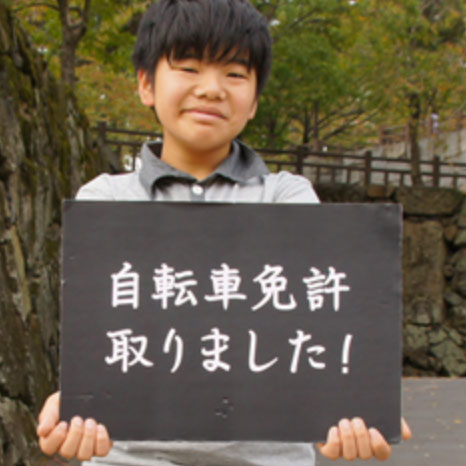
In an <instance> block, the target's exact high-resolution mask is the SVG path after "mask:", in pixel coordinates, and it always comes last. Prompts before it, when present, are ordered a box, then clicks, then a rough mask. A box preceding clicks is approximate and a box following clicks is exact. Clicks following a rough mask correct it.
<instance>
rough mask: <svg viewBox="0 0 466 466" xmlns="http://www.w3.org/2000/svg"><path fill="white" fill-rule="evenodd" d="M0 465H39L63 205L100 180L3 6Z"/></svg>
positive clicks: (68, 104) (73, 113)
mask: <svg viewBox="0 0 466 466" xmlns="http://www.w3.org/2000/svg"><path fill="white" fill-rule="evenodd" d="M0 37H1V38H2V40H1V41H0V313H1V319H2V324H1V325H0V440H1V442H0V464H1V465H4V466H10V465H11V466H19V465H22V466H30V465H38V464H41V459H40V455H39V453H38V449H37V439H36V435H35V428H36V418H37V414H38V411H39V409H40V407H41V406H42V403H43V401H44V399H45V397H46V396H48V395H49V394H50V393H51V392H52V391H53V390H55V389H56V387H57V372H58V346H59V345H58V297H59V284H60V275H59V245H60V222H61V220H60V218H61V200H62V199H63V198H65V197H72V196H73V195H74V193H75V191H76V190H77V188H78V186H79V185H80V184H81V183H82V181H83V180H84V179H88V178H89V177H91V176H94V174H96V172H97V170H99V169H100V168H101V167H97V166H95V165H96V162H94V161H96V160H98V157H96V154H95V153H93V152H91V150H90V147H91V140H90V135H89V131H88V129H87V128H88V124H87V122H86V120H85V118H84V117H83V115H82V114H81V113H80V112H79V110H78V109H77V107H76V104H75V100H74V98H73V97H72V96H71V95H70V94H68V93H67V92H63V91H62V90H61V89H60V87H59V86H58V85H57V83H56V81H55V80H54V78H53V77H52V76H51V75H50V74H49V73H48V72H46V71H45V70H44V66H43V62H42V60H41V58H40V56H39V55H38V54H37V53H36V52H35V51H34V50H33V49H32V48H31V47H30V44H29V42H28V40H27V39H26V37H25V35H24V33H23V32H22V31H21V30H20V29H19V28H18V27H17V24H16V23H15V21H14V19H13V18H12V16H11V13H10V12H9V11H8V10H7V8H6V6H5V5H4V3H0Z"/></svg>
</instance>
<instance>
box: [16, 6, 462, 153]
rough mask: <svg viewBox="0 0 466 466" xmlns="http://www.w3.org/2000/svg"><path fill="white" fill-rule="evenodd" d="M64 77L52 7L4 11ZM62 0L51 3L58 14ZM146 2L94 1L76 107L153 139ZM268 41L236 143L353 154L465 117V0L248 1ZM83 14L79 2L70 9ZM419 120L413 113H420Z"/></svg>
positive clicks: (81, 53) (82, 48)
mask: <svg viewBox="0 0 466 466" xmlns="http://www.w3.org/2000/svg"><path fill="white" fill-rule="evenodd" d="M11 3H12V4H13V8H14V10H15V11H16V13H17V15H18V16H19V17H20V19H21V20H22V21H23V23H24V24H26V25H27V26H28V29H29V32H30V34H31V35H32V37H33V40H34V42H35V43H36V44H37V48H38V49H39V50H40V51H41V53H42V54H43V56H44V59H45V60H46V61H47V62H48V63H49V67H50V68H52V69H53V70H55V71H56V72H57V73H58V71H59V69H58V66H59V63H58V59H57V57H58V54H59V49H60V43H61V26H60V20H59V17H58V14H57V11H56V9H54V8H48V7H45V6H34V7H32V6H31V7H29V8H27V5H31V4H33V3H34V4H39V3H40V2H33V1H32V0H18V1H14V2H11ZM57 3H58V0H56V1H52V0H50V4H51V5H52V6H53V5H56V4H57ZM149 3H150V2H148V1H141V0H137V1H129V0H99V1H97V0H93V1H92V4H91V14H90V18H89V24H88V27H87V32H86V34H85V36H84V37H83V39H82V40H81V42H80V44H79V48H78V51H77V53H78V58H79V60H78V67H77V70H76V74H77V77H78V83H77V86H76V90H77V93H78V97H79V100H80V102H81V104H82V105H83V107H84V109H85V111H86V112H87V114H88V116H89V118H90V119H91V121H92V122H93V123H96V122H97V121H98V120H101V119H103V120H105V121H107V122H108V123H110V124H114V125H118V126H123V127H126V128H141V129H158V128H157V127H156V124H155V120H154V118H153V114H152V113H151V112H149V111H148V110H147V109H145V108H144V107H143V106H141V105H140V103H139V102H138V97H137V95H136V93H135V90H136V81H135V77H134V71H133V68H132V64H131V60H130V57H131V51H132V47H133V44H134V41H135V37H134V34H135V32H136V26H137V22H138V19H139V17H140V16H141V13H142V12H143V11H144V10H145V8H146V7H147V5H148V4H149ZM253 3H254V4H255V5H256V6H257V7H258V8H259V10H260V11H261V12H262V13H263V14H264V15H265V16H266V17H267V18H268V20H269V22H270V28H271V34H272V37H273V41H274V63H273V69H272V75H271V78H270V81H269V83H268V86H267V88H266V91H265V93H264V94H263V95H262V96H261V98H260V105H259V110H258V113H257V116H256V118H255V119H254V121H253V122H251V123H250V125H249V126H248V128H247V129H246V131H245V133H244V135H243V137H244V138H245V139H246V140H247V141H248V142H250V143H252V144H254V145H258V146H275V147H282V146H289V145H297V144H303V143H305V144H308V145H310V146H314V147H316V148H322V147H323V146H330V147H332V146H334V147H337V148H338V147H343V148H345V147H346V148H349V147H355V146H363V145H366V144H368V143H370V142H372V141H373V140H375V139H376V138H377V126H378V125H379V124H380V123H381V122H384V123H385V124H388V125H390V124H405V123H406V122H407V121H412V118H413V115H415V116H416V118H417V119H418V121H419V119H421V118H423V117H425V116H426V115H428V114H429V112H432V111H435V112H437V113H439V114H440V115H441V116H442V113H449V112H452V111H454V110H458V109H464V108H465V103H466V102H465V100H464V96H465V95H466V89H465V85H466V84H465V83H466V76H465V72H466V67H465V59H464V50H465V49H466V42H465V41H466V39H465V24H466V20H465V14H466V12H465V10H466V6H465V4H464V1H463V0H384V1H383V2H381V1H379V0H353V1H346V0H253ZM70 4H72V5H73V6H75V7H81V8H82V6H83V4H84V0H70ZM416 112H417V113H416Z"/></svg>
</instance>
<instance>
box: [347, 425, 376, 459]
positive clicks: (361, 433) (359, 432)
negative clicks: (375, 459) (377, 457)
mask: <svg viewBox="0 0 466 466" xmlns="http://www.w3.org/2000/svg"><path fill="white" fill-rule="evenodd" d="M351 424H352V425H353V431H354V436H355V437H356V445H357V449H358V456H359V458H361V459H363V460H368V459H369V458H372V456H373V454H372V448H371V440H370V438H369V431H368V430H367V427H366V424H365V423H364V421H363V420H362V419H361V418H359V417H355V418H354V419H353V420H352V421H351Z"/></svg>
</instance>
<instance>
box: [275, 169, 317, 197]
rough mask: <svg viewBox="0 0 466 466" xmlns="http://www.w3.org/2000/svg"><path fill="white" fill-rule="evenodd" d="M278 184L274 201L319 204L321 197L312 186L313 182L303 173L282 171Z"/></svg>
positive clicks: (278, 175)
mask: <svg viewBox="0 0 466 466" xmlns="http://www.w3.org/2000/svg"><path fill="white" fill-rule="evenodd" d="M276 176H277V185H276V188H275V195H274V200H273V202H276V203H296V204H301V203H302V204H318V203H319V202H320V201H319V198H318V197H317V194H316V193H315V191H314V188H313V187H312V183H311V182H310V181H309V180H308V179H307V178H305V177H304V176H301V175H293V174H292V173H289V172H280V173H278V174H277V175H276Z"/></svg>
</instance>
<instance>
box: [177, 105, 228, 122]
mask: <svg viewBox="0 0 466 466" xmlns="http://www.w3.org/2000/svg"><path fill="white" fill-rule="evenodd" d="M183 113H189V114H191V115H193V116H195V117H199V118H202V119H204V118H205V119H218V118H220V119H222V120H225V119H226V116H225V115H224V114H223V113H222V112H221V111H220V110H218V109H217V108H215V107H192V108H187V109H186V110H183Z"/></svg>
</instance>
